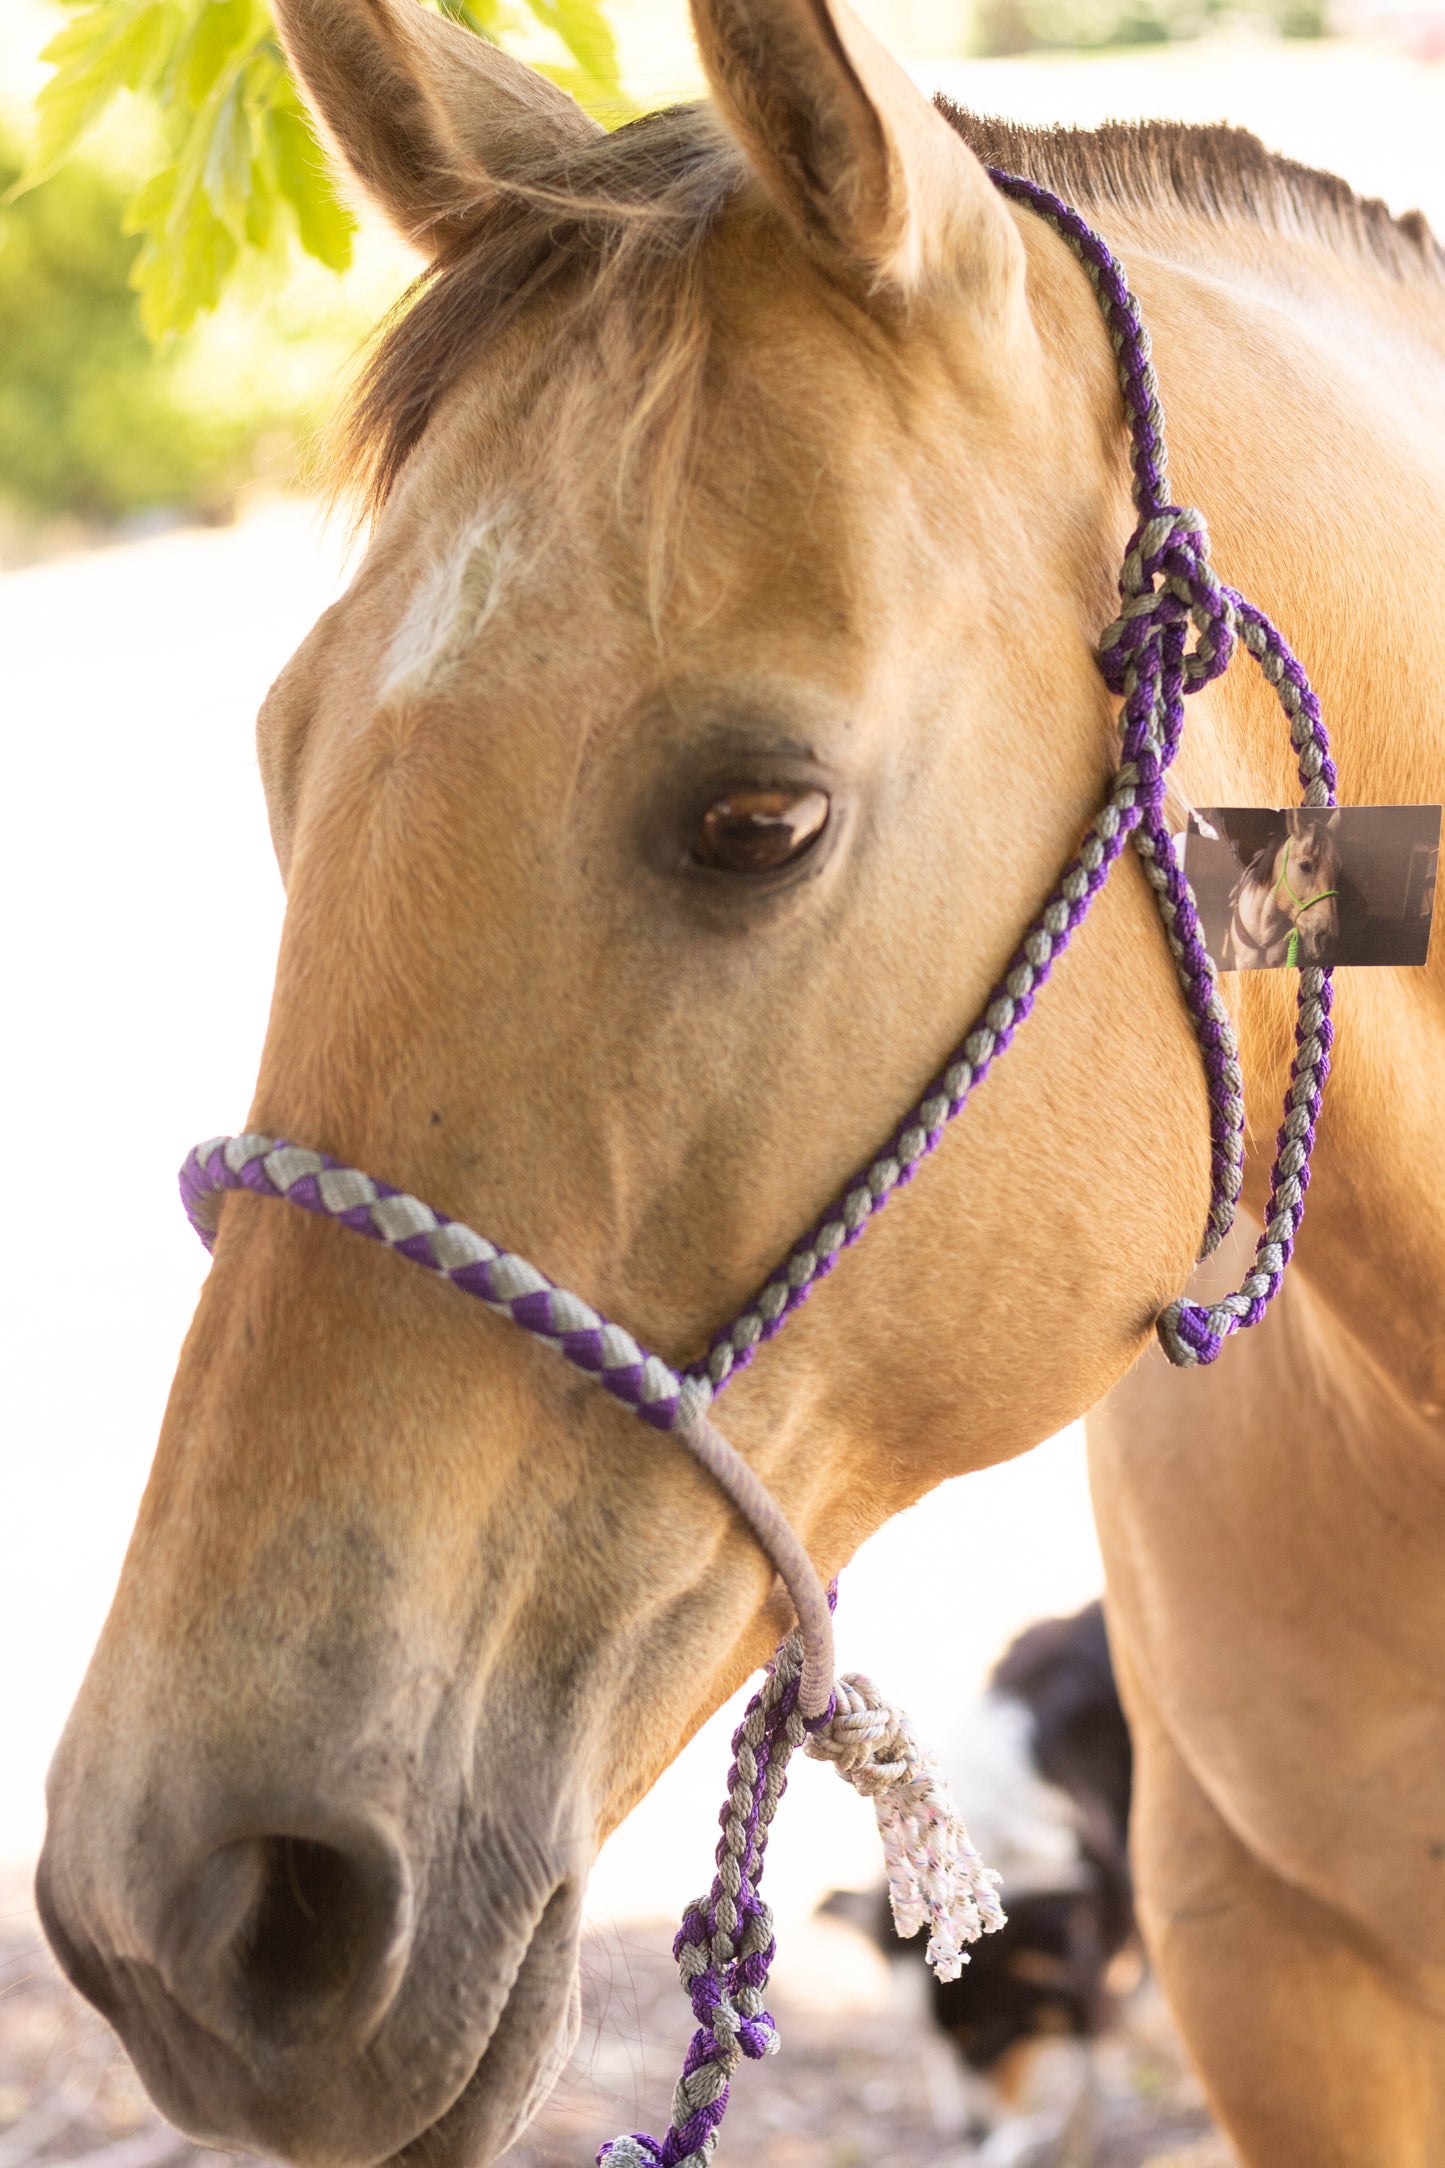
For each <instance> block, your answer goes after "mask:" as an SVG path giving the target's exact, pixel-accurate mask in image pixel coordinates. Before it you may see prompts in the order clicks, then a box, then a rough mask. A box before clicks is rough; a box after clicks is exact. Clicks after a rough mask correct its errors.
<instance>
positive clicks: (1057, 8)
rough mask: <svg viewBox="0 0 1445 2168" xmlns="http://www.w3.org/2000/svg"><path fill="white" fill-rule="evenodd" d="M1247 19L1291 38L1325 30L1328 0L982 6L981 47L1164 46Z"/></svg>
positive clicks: (1037, 1) (1054, 0)
mask: <svg viewBox="0 0 1445 2168" xmlns="http://www.w3.org/2000/svg"><path fill="white" fill-rule="evenodd" d="M1241 17H1243V18H1245V19H1246V20H1253V21H1255V22H1257V23H1259V24H1260V25H1261V26H1264V27H1267V28H1271V29H1274V30H1278V31H1280V32H1282V33H1283V34H1284V36H1286V37H1296V38H1300V37H1303V38H1317V37H1320V36H1321V35H1322V34H1323V32H1324V30H1325V27H1326V25H1325V4H1324V0H1248V4H1246V5H1244V6H1241V5H1239V0H978V8H977V13H976V16H975V25H974V44H975V50H976V51H978V52H980V53H987V54H997V53H1027V52H1039V51H1048V50H1051V49H1052V50H1069V49H1071V50H1074V51H1078V50H1081V49H1083V50H1088V49H1090V48H1099V47H1103V46H1110V45H1160V44H1165V43H1167V42H1169V41H1171V40H1174V39H1184V38H1197V37H1198V36H1199V35H1200V34H1201V32H1203V31H1204V30H1206V29H1208V28H1209V27H1210V25H1211V24H1214V23H1218V22H1221V21H1224V20H1226V19H1230V18H1233V19H1234V20H1236V21H1238V20H1239V19H1240V18H1241Z"/></svg>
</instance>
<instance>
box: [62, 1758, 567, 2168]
mask: <svg viewBox="0 0 1445 2168" xmlns="http://www.w3.org/2000/svg"><path fill="white" fill-rule="evenodd" d="M248 1804H250V1805H251V1807H252V1811H251V1813H250V1814H249V1815H247V1816H245V1817H243V1820H245V1821H249V1823H250V1824H251V1827H250V1828H249V1829H243V1830H239V1831H238V1830H237V1828H236V1827H235V1817H234V1815H231V1816H230V1817H228V1822H227V1824H225V1825H222V1826H220V1827H218V1828H217V1829H215V1830H213V1832H212V1834H213V1836H215V1835H218V1836H219V1837H220V1839H221V1841H219V1842H208V1841H206V1840H204V1839H203V1840H202V1842H200V1843H199V1844H196V1845H193V1846H190V1847H187V1846H185V1845H183V1844H180V1843H177V1842H176V1841H175V1840H174V1837H172V1838H171V1839H169V1840H168V1841H162V1842H161V1843H159V1844H155V1843H153V1842H152V1841H151V1836H152V1832H150V1831H148V1830H147V1829H146V1827H145V1823H144V1820H143V1819H141V1818H138V1819H137V1822H136V1824H135V1826H134V1827H133V1828H132V1830H131V1832H130V1833H129V1837H128V1840H127V1841H126V1842H125V1843H124V1844H123V1845H121V1846H119V1847H117V1848H116V1850H115V1852H114V1853H113V1854H110V1855H109V1856H107V1853H108V1847H106V1848H104V1849H102V1850H101V1853H100V1856H99V1857H97V1839H98V1838H99V1840H100V1843H101V1845H102V1847H104V1835H103V1833H102V1832H101V1831H98V1830H96V1829H95V1828H94V1827H91V1828H90V1829H86V1830H82V1829H80V1828H76V1827H74V1826H67V1818H66V1816H65V1815H64V1814H63V1813H62V1814H61V1815H59V1816H58V1817H56V1818H55V1819H54V1820H53V1823H52V1829H51V1834H50V1836H49V1838H48V1840H47V1844H46V1848H45V1853H44V1855H43V1857H42V1860H41V1865H40V1871H39V1875H38V1877H37V1885H36V1888H37V1897H38V1900H39V1904H40V1910H41V1916H42V1919H43V1922H44V1925H45V1930H46V1933H47V1935H48V1936H49V1938H50V1941H51V1944H52V1946H53V1947H54V1949H55V1951H56V1954H57V1956H58V1957H59V1959H60V1961H61V1964H62V1965H63V1967H64V1969H65V1971H66V1972H67V1974H68V1975H69V1977H70V1978H71V1980H72V1981H73V1982H74V1984H75V1985H76V1986H77V1987H78V1988H79V1989H80V1991H81V1993H82V1994H84V1995H85V1996H86V1997H87V1998H88V1999H89V2000H90V2001H91V2002H93V2003H95V2004H96V2006H97V2007H98V2008H99V2009H100V2010H101V2011H102V2012H103V2014H104V2015H105V2016H106V2017H107V2018H108V2019H109V2021H110V2022H111V2024H112V2025H113V2026H114V2027H115V2029H116V2031H117V2032H118V2033H119V2034H120V2036H121V2039H122V2040H123V2041H124V2043H125V2046H126V2048H127V2049H128V2051H129V2053H130V2055H131V2057H132V2059H133V2061H134V2062H135V2064H136V2067H137V2070H138V2071H139V2073H140V2075H141V2077H142V2079H143V2080H144V2082H145V2084H146V2087H147V2090H148V2091H149V2092H150V2093H151V2095H152V2097H153V2098H154V2099H155V2100H156V2102H157V2104H158V2105H159V2106H160V2107H161V2109H162V2110H163V2112H164V2113H165V2114H166V2115H168V2116H169V2117H170V2119H171V2120H172V2121H173V2122H175V2123H177V2124H178V2125H179V2126H180V2127H181V2128H182V2129H183V2130H186V2131H188V2132H189V2133H191V2134H192V2135H194V2136H195V2137H197V2138H199V2139H201V2140H203V2141H204V2142H206V2143H209V2144H221V2145H227V2146H238V2145H239V2146H244V2147H246V2148H248V2149H253V2150H257V2151H264V2152H267V2153H270V2154H272V2155H279V2156H280V2157H281V2158H283V2159H285V2160H288V2161H293V2162H296V2163H299V2164H303V2168H372V2164H375V2163H378V2162H381V2161H385V2160H389V2159H395V2158H396V2157H398V2156H401V2155H405V2154H407V2153H408V2151H409V2150H410V2149H411V2148H413V2147H417V2146H419V2145H421V2144H424V2147H425V2151H426V2157H427V2162H428V2168H463V2164H465V2168H471V2164H473V2163H479V2162H484V2161H487V2160H490V2159H492V2158H493V2157H494V2156H495V2154H496V2153H497V2152H498V2151H500V2150H501V2149H502V2148H503V2147H505V2146H506V2145H507V2144H509V2143H510V2142H511V2139H512V2137H513V2136H514V2135H515V2133H516V2131H517V2129H518V2128H519V2127H520V2125H521V2124H522V2122H524V2121H525V2120H526V2118H527V2116H528V2115H529V2114H531V2113H532V2112H533V2111H534V2110H535V2108H536V2106H537V2105H538V2103H539V2101H540V2098H541V2097H542V2096H543V2094H544V2093H545V2091H546V2090H547V2089H548V2088H549V2087H550V2084H551V2083H552V2081H553V2079H554V2078H555V2076H556V2073H557V2070H558V2068H559V2066H560V2063H561V2061H562V2059H563V2058H564V2057H565V2055H566V2054H567V2052H568V2051H569V2049H570V2046H571V2042H572V2037H573V2034H574V2032H575V2005H576V1994H575V1974H576V1942H577V1917H578V1911H579V1904H578V1899H577V1894H576V1885H575V1883H574V1882H571V1881H569V1880H566V1879H564V1878H561V1877H558V1878H557V1880H556V1881H555V1882H554V1884H553V1886H552V1887H551V1888H547V1887H545V1886H539V1881H538V1879H537V1878H535V1877H534V1876H532V1875H526V1876H524V1877H523V1878H521V1879H522V1881H523V1883H524V1885H525V1886H524V1887H518V1886H517V1882H518V1877H517V1876H516V1875H515V1873H514V1872H509V1871H508V1866H507V1864H506V1863H505V1862H504V1861H502V1860H500V1859H496V1858H494V1859H493V1860H492V1861H491V1863H490V1864H491V1869H492V1871H490V1872H488V1871H486V1869H485V1868H483V1872H482V1877H481V1878H477V1877H476V1876H475V1875H473V1874H471V1873H470V1872H469V1868H470V1863H469V1862H465V1861H462V1860H460V1859H453V1860H450V1861H443V1860H439V1859H436V1858H433V1859H431V1860H429V1861H427V1860H418V1859H417V1858H416V1857H415V1856H414V1850H413V1847H411V1846H409V1845H408V1843H407V1841H406V1838H405V1837H404V1835H403V1833H402V1831H401V1829H400V1827H399V1826H398V1825H397V1823H396V1822H395V1821H394V1820H393V1819H391V1818H390V1817H388V1816H385V1815H383V1814H382V1813H380V1812H377V1811H374V1810H371V1811H368V1810H367V1809H365V1808H361V1807H357V1806H352V1807H350V1808H349V1809H348V1810H347V1811H344V1812H343V1811H340V1810H338V1808H337V1807H336V1806H335V1805H334V1804H331V1805H328V1806H327V1808H326V1809H325V1810H324V1811H323V1810H321V1809H320V1808H318V1806H317V1804H316V1802H315V1800H314V1799H313V1800H307V1799H306V1798H304V1797H298V1796H295V1795H294V1794H293V1795H292V1796H289V1797H287V1796H277V1797H276V1798H275V1799H274V1800H272V1801H270V1802H268V1803H267V1804H268V1805H269V1807H270V1811H269V1812H264V1811H258V1806H257V1803H255V1802H248ZM111 1826H112V1827H113V1826H114V1825H113V1824H112V1825H111ZM466 1849H467V1851H468V1852H469V1853H471V1854H473V1855H474V1857H475V1855H478V1854H485V1853H486V1852H487V1851H488V1850H489V1849H490V1847H489V1846H488V1845H487V1844H486V1842H485V1838H483V1839H482V1840H481V1841H478V1840H477V1833H476V1831H475V1830H474V1831H472V1832H471V1836H470V1841H469V1842H468V1844H467V1847H466ZM502 1849H503V1850H504V1851H505V1850H506V1849H507V1848H506V1847H503V1848H502ZM458 1874H460V1875H461V1876H462V1877H463V1878H464V1879H470V1880H471V1881H472V1887H471V1888H470V1889H467V1890H459V1889H458V1888H457V1887H456V1882H455V1877H456V1876H457V1875H458ZM419 1885H426V1886H429V1890H430V1896H431V1904H430V1907H428V1906H427V1905H426V1903H425V1902H424V1901H419V1896H418V1889H419ZM509 1885H511V1886H510V1887H509ZM479 1914H481V1915H482V1916H483V1917H484V1918H485V1921H486V1927H485V1931H484V1932H482V1933H481V1934H480V1935H479V1936H478V1937H477V1939H476V1940H475V1941H474V1942H473V1946H472V1947H471V1949H470V1950H463V1949H462V1948H461V1947H459V1946H458V1945H459V1943H461V1942H462V1941H463V1940H466V1941H473V1936H474V1935H475V1934H476V1930H477V1928H478V1927H479V1925H480V1921H479V1917H478V1915H479ZM464 1921H465V1922H466V1923H467V1926H466V1928H462V1925H461V1923H462V1922H464Z"/></svg>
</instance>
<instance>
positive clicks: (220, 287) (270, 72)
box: [22, 0, 627, 338]
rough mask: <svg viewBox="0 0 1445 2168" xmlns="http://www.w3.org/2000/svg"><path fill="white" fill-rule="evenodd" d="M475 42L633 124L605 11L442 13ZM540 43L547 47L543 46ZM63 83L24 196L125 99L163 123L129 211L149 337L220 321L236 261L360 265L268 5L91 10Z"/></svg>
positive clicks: (559, 1)
mask: <svg viewBox="0 0 1445 2168" xmlns="http://www.w3.org/2000/svg"><path fill="white" fill-rule="evenodd" d="M441 4H442V5H443V6H444V8H445V11H446V12H447V13H448V14H450V15H452V16H454V17H455V18H456V19H457V20H459V21H461V22H463V23H464V24H465V25H466V26H467V27H468V28H470V29H472V30H474V31H475V32H476V33H477V34H478V35H479V36H485V37H495V38H498V39H499V40H501V41H502V42H504V43H507V44H513V43H518V42H520V43H521V44H523V45H524V46H525V45H526V44H527V43H528V41H529V39H531V38H533V37H534V36H535V34H536V32H537V31H539V30H540V31H541V32H543V33H544V34H545V38H550V40H551V43H552V48H553V52H554V57H553V58H551V59H550V60H549V59H548V57H547V54H546V52H545V50H544V51H543V52H542V53H540V54H536V53H532V52H528V54H527V57H528V58H530V59H535V60H536V61H537V63H538V65H540V66H542V67H543V68H544V69H545V71H546V72H547V73H548V74H549V75H551V76H553V77H554V79H556V80H557V81H559V82H561V83H563V84H564V85H565V86H566V88H567V89H569V90H570V91H572V92H573V93H574V94H575V95H576V96H578V97H580V98H582V100H583V101H584V103H586V104H588V105H589V106H591V108H592V109H593V110H594V111H596V112H598V113H599V114H600V116H601V117H602V118H604V119H609V120H615V119H617V118H620V117H621V116H622V114H623V113H625V111H626V110H627V99H626V94H625V93H624V91H623V88H622V83H621V79H620V77H619V75H618V69H617V49H616V45H615V43H614V40H613V36H612V32H611V29H610V27H609V25H608V22H607V18H606V15H605V13H604V12H603V5H602V0H441ZM544 42H545V39H544ZM45 58H46V59H47V60H50V61H52V62H53V63H54V67H55V73H54V74H53V75H52V77H51V78H50V80H49V82H48V83H47V84H46V85H45V87H44V89H43V90H42V91H41V93H40V96H39V99H38V100H37V107H36V113H37V127H36V135H35V143H34V147H33V149H32V152H31V156H30V159H29V161H28V163H27V166H26V171H25V175H24V179H23V183H22V186H24V187H27V188H28V187H33V186H35V185H36V184H37V183H39V182H42V181H45V180H47V179H48V177H49V176H50V175H51V174H53V173H55V172H56V171H57V170H58V169H59V168H60V167H62V166H63V165H64V163H65V162H66V160H67V159H68V158H69V157H70V156H71V155H72V153H73V152H74V150H75V149H76V146H77V145H78V144H79V143H80V142H81V141H82V140H83V139H84V137H85V136H86V135H87V133H88V132H89V130H90V129H91V127H92V125H93V124H94V122H95V121H96V120H97V119H98V118H99V117H100V115H101V114H102V113H103V112H104V111H105V110H106V108H107V107H108V106H109V105H110V104H111V102H112V100H113V99H115V98H116V97H117V96H118V95H119V94H120V93H122V92H125V91H130V92H139V93H141V94H142V95H143V96H145V97H146V98H147V99H149V100H150V101H151V102H152V103H153V104H154V106H155V107H156V109H157V110H158V112H159V114H160V117H161V121H162V144H163V150H162V154H161V156H160V157H159V159H158V160H157V161H156V162H155V163H154V166H153V170H152V171H151V172H150V174H149V177H148V178H147V179H146V180H145V182H144V184H143V186H142V187H141V188H140V190H139V191H138V193H137V194H136V195H135V196H134V197H133V198H132V200H131V202H130V205H129V208H128V212H127V225H128V230H129V231H130V232H132V233H135V234H137V235H139V237H140V244H141V245H140V247H139V249H138V250H137V252H136V254H135V258H134V261H133V263H132V265H131V274H130V275H131V279H132V282H133V284H134V285H135V287H136V289H137V291H138V292H139V294H140V302H141V319H142V322H143V323H144V325H145V328H146V330H147V331H148V332H149V333H150V335H151V337H152V338H158V337H160V336H161V335H162V334H163V333H166V332H171V331H183V330H185V328H186V327H187V325H189V324H190V323H192V322H193V321H194V320H195V318H196V316H197V315H198V314H199V313H200V312H202V311H203V310H208V309H213V308H214V307H215V306H216V303H217V302H218V301H219V299H220V297H221V294H222V293H223V291H224V290H225V288H226V285H227V283H228V281H229V280H230V278H231V275H232V273H233V272H234V270H235V268H236V266H237V264H238V262H239V261H240V260H241V259H242V258H243V257H246V256H259V257H263V258H269V259H270V260H271V261H272V263H273V265H274V266H275V267H276V268H278V269H280V268H284V265H285V263H286V260H287V257H288V254H289V244H290V241H291V239H292V238H293V237H294V238H295V239H296V240H298V241H299V243H300V245H301V247H302V249H303V250H304V251H305V252H306V254H307V255H309V256H313V257H315V258H316V259H317V260H318V261H319V262H320V263H323V264H325V265H327V266H328V267H329V268H330V269H332V270H337V271H339V270H343V269H344V268H345V267H346V265H347V264H348V263H349V262H350V260H351V246H352V234H353V231H354V223H355V222H354V220H353V219H352V216H351V213H350V212H349V211H348V210H347V208H346V206H345V205H344V204H343V203H342V202H341V200H340V198H339V197H338V196H337V194H336V190H335V187H334V185H333V183H332V179H331V176H330V174H329V172H328V170H327V167H326V163H325V160H324V159H323V157H322V154H321V151H320V149H319V147H318V145H317V143H316V139H315V137H314V136H313V134H312V132H311V127H310V123H309V121H308V120H307V117H306V114H305V111H304V109H303V107H302V105H301V103H300V100H299V98H298V97H297V94H296V89H295V86H294V85H293V83H292V81H291V78H290V76H289V75H288V74H287V71H286V64H285V61H284V59H283V57H282V53H281V48H280V46H279V45H278V43H277V41H276V36H275V32H274V29H273V27H272V22H271V14H270V9H269V7H268V5H267V0H89V4H88V5H84V6H81V7H79V8H78V9H77V11H76V12H75V14H74V16H73V17H72V19H71V20H70V21H69V22H68V23H67V24H66V25H65V27H64V28H63V29H62V30H61V31H60V33H59V35H58V36H57V37H56V38H54V39H53V40H52V41H51V43H50V45H49V46H48V47H47V48H46V53H45Z"/></svg>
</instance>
